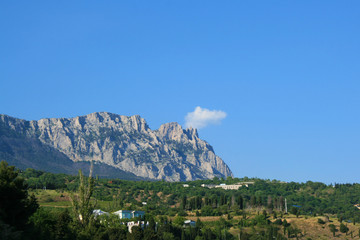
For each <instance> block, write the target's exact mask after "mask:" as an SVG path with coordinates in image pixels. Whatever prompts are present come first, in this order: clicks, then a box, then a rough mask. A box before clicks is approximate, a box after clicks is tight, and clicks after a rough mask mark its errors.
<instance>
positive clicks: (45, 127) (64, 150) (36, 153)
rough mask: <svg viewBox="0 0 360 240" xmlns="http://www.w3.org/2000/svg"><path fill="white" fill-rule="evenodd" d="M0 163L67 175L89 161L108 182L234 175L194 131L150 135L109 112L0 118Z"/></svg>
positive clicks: (167, 128)
mask: <svg viewBox="0 0 360 240" xmlns="http://www.w3.org/2000/svg"><path fill="white" fill-rule="evenodd" d="M0 158H1V159H4V160H7V161H9V163H10V164H14V165H16V166H18V167H20V168H25V167H32V168H37V169H41V170H47V171H52V172H65V173H72V172H74V171H75V170H76V169H77V168H78V167H80V166H81V165H86V164H87V165H88V163H89V162H90V161H93V162H94V163H96V164H95V166H96V167H95V168H97V169H96V170H97V171H98V172H100V173H101V174H100V175H102V176H107V175H108V176H110V175H112V177H121V176H122V175H124V174H125V175H126V176H127V177H130V178H136V177H140V178H146V179H164V180H167V181H190V180H196V179H208V178H213V177H227V176H232V172H231V171H230V169H229V167H228V166H227V165H226V164H225V163H224V161H223V160H222V159H221V158H220V157H218V156H216V155H215V153H214V150H213V148H212V147H211V146H210V145H209V144H208V143H207V142H205V141H203V140H201V139H200V138H199V136H198V133H197V130H196V129H192V128H189V129H183V128H182V127H181V126H180V125H179V124H178V123H166V124H163V125H161V126H160V128H159V129H158V130H151V129H150V128H149V127H148V125H147V124H146V121H145V120H144V119H143V118H141V117H140V116H138V115H135V116H131V117H128V116H122V115H117V114H112V113H107V112H99V113H92V114H89V115H86V116H81V117H75V118H48V119H41V120H39V121H26V120H22V119H17V118H13V117H10V116H7V115H0ZM95 173H96V171H95ZM107 173H108V174H107ZM110 173H111V174H110Z"/></svg>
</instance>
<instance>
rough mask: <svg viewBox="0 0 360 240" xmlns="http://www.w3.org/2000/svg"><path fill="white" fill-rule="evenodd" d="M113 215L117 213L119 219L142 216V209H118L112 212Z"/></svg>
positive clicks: (143, 213)
mask: <svg viewBox="0 0 360 240" xmlns="http://www.w3.org/2000/svg"><path fill="white" fill-rule="evenodd" d="M114 214H115V215H118V216H119V218H120V219H124V218H126V219H131V218H135V217H141V218H142V217H144V215H145V212H144V211H133V210H119V211H116V212H114Z"/></svg>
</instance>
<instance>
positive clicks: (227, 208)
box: [21, 169, 360, 222]
mask: <svg viewBox="0 0 360 240" xmlns="http://www.w3.org/2000/svg"><path fill="white" fill-rule="evenodd" d="M21 175H22V176H23V177H24V178H26V182H27V184H28V187H29V188H32V189H43V188H47V189H62V190H67V191H74V190H75V189H77V187H78V181H79V180H78V177H77V176H71V175H65V174H52V173H46V172H43V171H37V170H34V169H27V170H26V171H23V172H22V173H21ZM243 181H253V182H254V183H255V184H253V185H249V186H248V187H241V188H239V190H224V189H220V188H212V189H208V188H206V187H205V188H204V187H201V184H221V183H225V184H236V183H238V182H243ZM183 184H188V185H189V187H184V186H183ZM93 196H94V197H95V198H96V199H97V200H101V201H108V202H111V203H109V205H108V206H107V207H106V209H105V210H107V211H115V210H119V208H124V209H126V208H127V209H139V210H145V211H151V212H153V213H154V215H168V216H174V215H176V214H178V212H180V214H181V215H185V214H184V212H183V211H197V215H198V216H220V215H222V214H227V213H228V212H234V213H236V212H239V210H243V209H249V208H265V209H268V210H270V211H271V210H274V211H280V212H284V211H285V199H286V201H287V207H288V210H289V211H290V210H292V209H294V208H296V212H297V213H298V214H303V215H322V214H335V215H338V217H339V218H342V219H347V220H350V221H356V222H359V221H360V210H359V209H357V208H356V207H354V205H355V204H358V203H360V184H334V185H326V184H324V183H319V182H311V181H308V182H306V183H295V182H290V183H283V182H280V181H275V180H273V181H269V180H262V179H249V178H231V177H229V178H227V179H219V178H214V179H212V180H198V181H192V182H186V183H184V182H173V183H170V182H165V181H153V182H147V181H126V180H119V179H97V181H96V183H95V189H94V194H93ZM143 202H146V205H143V204H142V203H143ZM292 211H293V212H295V210H292Z"/></svg>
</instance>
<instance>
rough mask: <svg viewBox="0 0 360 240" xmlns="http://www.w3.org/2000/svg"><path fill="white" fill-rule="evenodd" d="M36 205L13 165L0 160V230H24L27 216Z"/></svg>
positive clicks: (36, 207)
mask: <svg viewBox="0 0 360 240" xmlns="http://www.w3.org/2000/svg"><path fill="white" fill-rule="evenodd" d="M38 207H39V205H38V204H37V202H36V199H35V196H34V195H31V196H29V194H28V191H27V186H26V184H25V182H24V179H23V178H22V177H20V176H19V172H18V171H16V170H15V167H14V166H8V164H7V163H6V162H5V161H2V162H0V230H1V229H2V228H4V229H7V231H9V230H11V229H13V230H12V232H14V233H15V232H17V231H25V230H26V227H27V222H28V219H29V217H30V216H31V215H32V214H33V213H34V212H35V211H36V210H37V209H38ZM0 232H2V231H0ZM18 234H19V233H18ZM18 234H17V235H18Z"/></svg>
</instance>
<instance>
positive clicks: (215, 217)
mask: <svg viewBox="0 0 360 240" xmlns="http://www.w3.org/2000/svg"><path fill="white" fill-rule="evenodd" d="M0 180H1V181H0V193H2V195H1V196H7V197H6V198H4V197H2V198H1V197H0V203H1V206H2V208H1V211H0V230H1V231H0V232H1V233H2V235H1V236H0V237H1V238H0V239H34V238H36V239H40V240H41V239H129V240H130V239H139V240H140V239H154V240H156V239H159V240H164V239H178V240H185V239H189V240H201V239H203V240H211V239H291V238H296V239H329V238H331V237H336V238H338V239H349V238H357V237H359V235H360V232H359V230H360V224H359V221H360V210H359V209H357V207H355V206H354V205H355V204H357V203H358V202H359V196H360V188H359V184H335V185H334V186H332V185H326V184H323V183H315V182H310V181H309V182H307V183H295V182H291V183H284V182H280V181H276V180H273V181H270V180H262V179H249V178H241V179H240V178H231V177H228V178H227V179H219V178H214V179H213V180H203V181H200V180H199V181H191V182H186V183H184V182H165V181H156V182H154V181H153V182H151V181H127V180H119V179H104V178H98V177H97V176H95V177H94V178H88V177H85V176H83V175H82V174H81V173H80V174H79V175H78V176H73V175H66V174H52V173H47V172H43V171H38V170H34V169H27V170H25V171H22V172H19V171H17V170H14V168H13V167H9V166H7V164H5V162H2V163H1V165H0ZM239 182H242V183H244V182H246V183H248V184H246V185H247V186H246V185H245V184H243V186H242V187H240V188H239V189H238V190H225V189H222V188H220V187H218V188H215V187H214V188H208V187H206V186H209V187H213V186H219V184H222V186H224V184H227V185H231V184H237V183H239ZM14 183H16V184H14ZM203 184H205V186H204V185H203ZM16 192H19V193H20V192H21V195H14V197H15V198H16V196H18V198H19V200H20V201H8V200H7V199H8V197H9V196H11V194H12V193H16ZM9 194H10V195H9ZM20 198H21V199H22V200H21V199H20ZM3 206H7V207H3ZM13 209H19V210H21V209H24V210H26V214H25V215H19V214H23V213H21V212H22V211H23V210H21V211H19V212H18V213H15V212H13ZM94 209H101V210H102V211H105V212H107V213H108V215H103V216H98V217H96V216H95V215H93V214H92V212H93V210H94ZM287 209H288V212H287V211H286V210H287ZM118 210H141V211H144V212H145V216H144V217H143V218H133V219H121V220H120V219H119V218H118V217H117V216H115V215H113V214H111V213H113V212H115V211H118ZM14 214H15V215H14ZM8 216H13V217H16V216H22V218H23V221H22V224H21V225H19V224H15V222H14V221H12V220H11V219H12V218H9V217H8ZM140 220H143V221H145V223H144V226H143V227H136V226H135V227H133V228H132V231H131V232H130V231H129V230H128V227H127V222H129V221H135V223H137V221H140ZM185 220H188V222H189V221H190V220H192V221H194V226H193V227H191V226H190V225H186V224H185Z"/></svg>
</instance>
